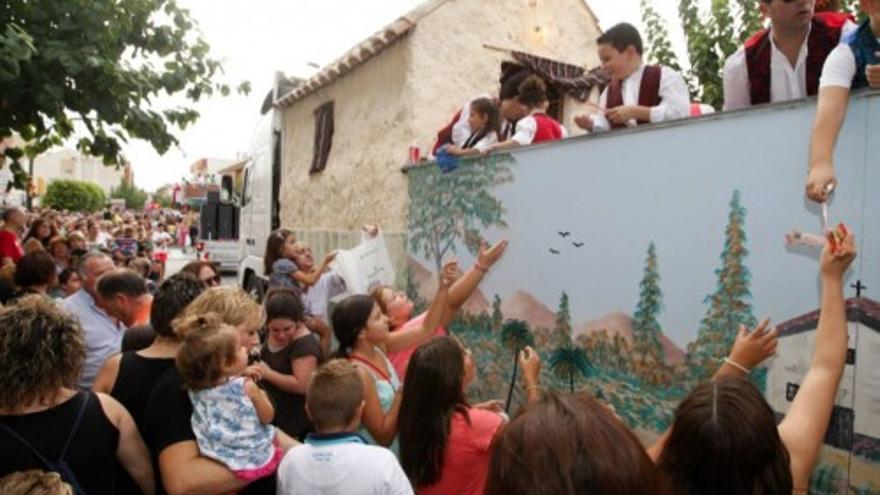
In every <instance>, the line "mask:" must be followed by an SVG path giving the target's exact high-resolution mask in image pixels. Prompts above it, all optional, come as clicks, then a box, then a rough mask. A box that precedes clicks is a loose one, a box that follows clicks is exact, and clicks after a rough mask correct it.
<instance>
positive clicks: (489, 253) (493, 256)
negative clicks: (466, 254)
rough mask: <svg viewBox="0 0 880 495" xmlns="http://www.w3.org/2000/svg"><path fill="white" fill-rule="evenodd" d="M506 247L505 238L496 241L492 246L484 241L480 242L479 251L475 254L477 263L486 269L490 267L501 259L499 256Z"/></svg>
mask: <svg viewBox="0 0 880 495" xmlns="http://www.w3.org/2000/svg"><path fill="white" fill-rule="evenodd" d="M506 249H507V239H502V240H500V241H498V242H496V243H495V245H494V246H492V247H489V246H488V244H486V243H485V242H483V243H481V244H480V253H479V254H478V255H477V264H479V265H480V266H481V267H482V268H485V269H486V270H488V269H489V268H492V265H494V264H495V263H496V262H497V261H498V260H499V259H501V256H502V255H503V254H504V251H505V250H506Z"/></svg>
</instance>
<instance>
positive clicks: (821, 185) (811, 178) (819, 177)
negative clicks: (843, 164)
mask: <svg viewBox="0 0 880 495" xmlns="http://www.w3.org/2000/svg"><path fill="white" fill-rule="evenodd" d="M836 187H837V175H836V174H835V173H834V164H833V163H815V164H813V166H811V167H810V173H809V174H807V197H808V198H810V199H811V200H813V201H815V202H817V203H824V202H825V201H828V196H829V195H830V194H831V191H833V190H834V188H836Z"/></svg>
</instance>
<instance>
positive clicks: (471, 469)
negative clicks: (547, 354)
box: [397, 337, 540, 495]
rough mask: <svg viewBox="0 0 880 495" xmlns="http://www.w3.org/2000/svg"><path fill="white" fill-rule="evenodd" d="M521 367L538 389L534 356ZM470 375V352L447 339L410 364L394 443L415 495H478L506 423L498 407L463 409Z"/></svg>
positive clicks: (421, 350)
mask: <svg viewBox="0 0 880 495" xmlns="http://www.w3.org/2000/svg"><path fill="white" fill-rule="evenodd" d="M523 364H524V366H523V375H526V376H528V377H529V379H530V380H533V381H534V383H537V376H538V372H539V371H540V361H539V360H538V359H537V353H535V354H534V359H529V360H528V361H524V363H523ZM474 374H475V371H474V362H473V361H472V360H471V356H470V351H468V350H467V349H465V348H464V347H463V346H462V345H461V344H460V343H459V342H457V341H456V340H455V339H453V338H451V337H440V338H437V339H434V340H432V341H430V342H428V343H427V344H424V345H422V346H421V347H419V348H418V350H417V351H416V352H415V353H414V354H413V356H412V360H410V363H409V368H407V371H406V382H405V385H404V387H403V399H402V400H401V403H400V413H399V415H398V419H397V425H398V432H399V433H398V439H399V441H400V464H401V466H402V467H403V470H404V471H405V472H406V474H407V476H408V477H409V479H410V482H411V483H412V485H413V487H414V488H415V490H416V493H418V494H420V495H433V494H438V495H439V494H446V493H455V494H458V495H482V494H483V489H484V486H485V483H486V475H487V473H488V469H489V456H490V452H491V449H490V447H491V445H492V441H493V439H494V438H495V436H496V434H497V433H498V432H499V431H500V430H501V428H502V427H503V425H504V422H505V420H504V417H503V416H501V415H500V414H499V412H500V410H501V405H500V403H499V402H498V401H492V402H488V403H485V404H481V405H478V406H474V407H471V406H470V405H468V403H467V400H466V399H465V389H467V387H468V385H469V384H470V383H471V382H472V381H473V379H474Z"/></svg>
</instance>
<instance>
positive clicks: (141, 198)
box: [110, 179, 148, 210]
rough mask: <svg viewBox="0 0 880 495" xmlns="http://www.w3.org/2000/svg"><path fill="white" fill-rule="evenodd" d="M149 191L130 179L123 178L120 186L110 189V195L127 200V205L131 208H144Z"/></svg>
mask: <svg viewBox="0 0 880 495" xmlns="http://www.w3.org/2000/svg"><path fill="white" fill-rule="evenodd" d="M147 196H148V195H147V193H146V192H145V191H144V190H143V189H140V188H138V187H137V186H135V185H134V184H129V182H128V181H126V180H125V179H122V181H120V183H119V187H114V188H113V190H112V191H110V197H111V198H114V199H122V200H125V207H126V208H128V209H131V210H142V209H144V205H145V204H146V203H147Z"/></svg>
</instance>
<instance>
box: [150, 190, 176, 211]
mask: <svg viewBox="0 0 880 495" xmlns="http://www.w3.org/2000/svg"><path fill="white" fill-rule="evenodd" d="M153 201H155V202H156V203H157V204H158V205H159V207H161V208H171V207H172V198H171V186H168V185H165V186H162V187H160V188H159V189H156V192H155V193H153Z"/></svg>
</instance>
